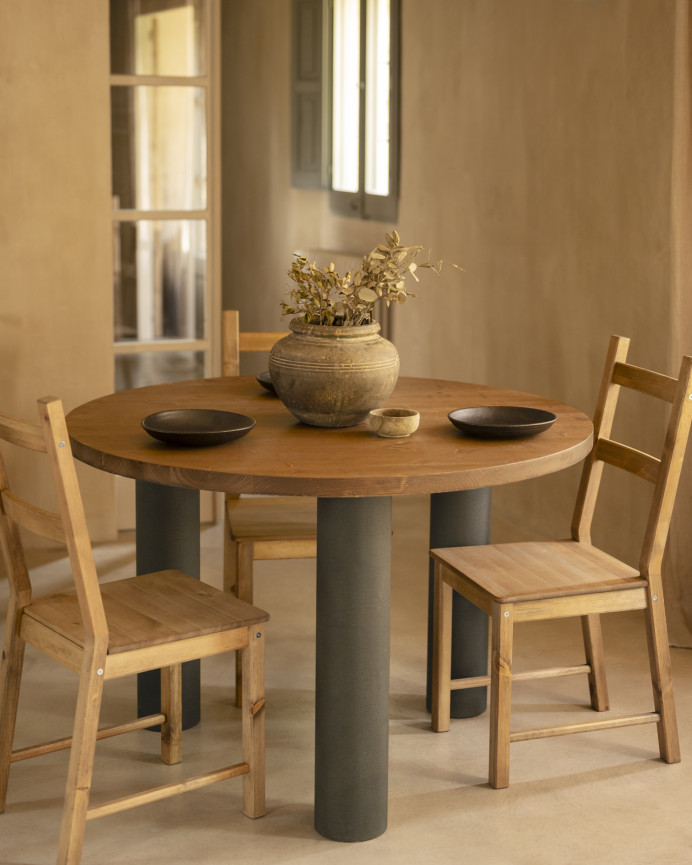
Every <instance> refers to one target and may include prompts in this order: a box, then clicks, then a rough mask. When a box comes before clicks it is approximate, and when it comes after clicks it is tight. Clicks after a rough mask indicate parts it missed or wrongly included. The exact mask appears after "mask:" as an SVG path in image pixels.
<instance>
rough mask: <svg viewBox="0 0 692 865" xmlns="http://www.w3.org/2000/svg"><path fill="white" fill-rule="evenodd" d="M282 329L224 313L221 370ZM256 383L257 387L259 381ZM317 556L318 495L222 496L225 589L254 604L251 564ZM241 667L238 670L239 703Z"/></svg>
mask: <svg viewBox="0 0 692 865" xmlns="http://www.w3.org/2000/svg"><path fill="white" fill-rule="evenodd" d="M284 336H286V333H269V332H256V333H252V332H241V331H240V324H239V316H238V312H237V310H234V309H227V310H224V312H223V317H222V345H223V351H222V356H223V374H224V375H229V376H230V375H238V374H239V372H240V353H241V352H269V351H271V348H272V346H273V345H274V343H276V342H278V340H279V339H281V338H282V337H284ZM258 387H259V385H258ZM316 554H317V499H315V498H309V497H307V496H297V497H288V498H285V497H281V496H258V497H247V496H238V495H233V494H230V493H228V494H226V496H225V503H224V588H225V589H226V591H229V592H232V593H233V594H234V595H236V596H237V597H238V598H241V599H242V600H244V601H247V602H248V603H249V604H251V603H252V601H253V598H254V576H253V563H254V562H255V561H257V560H261V559H311V558H315V556H316ZM241 691H242V665H241V664H240V663H238V664H237V668H236V702H237V704H238V705H240V701H241Z"/></svg>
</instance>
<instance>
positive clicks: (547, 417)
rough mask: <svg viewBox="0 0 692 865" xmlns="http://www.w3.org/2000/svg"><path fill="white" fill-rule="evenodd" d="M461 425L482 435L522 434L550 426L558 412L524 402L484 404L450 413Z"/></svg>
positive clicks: (528, 433)
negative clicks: (530, 405) (517, 403)
mask: <svg viewBox="0 0 692 865" xmlns="http://www.w3.org/2000/svg"><path fill="white" fill-rule="evenodd" d="M448 417H449V419H450V421H451V422H452V423H453V424H454V426H455V427H456V428H457V429H460V430H461V431H462V432H465V433H468V434H469V435H474V436H478V437H480V438H520V437H521V436H532V435H536V433H540V432H544V431H545V430H547V429H549V428H550V427H551V426H552V425H553V424H554V423H555V421H556V420H557V415H554V414H553V413H552V412H551V411H545V410H543V409H540V408H529V407H527V406H521V405H481V406H474V407H472V408H460V409H457V410H456V411H452V412H450V413H449V415H448Z"/></svg>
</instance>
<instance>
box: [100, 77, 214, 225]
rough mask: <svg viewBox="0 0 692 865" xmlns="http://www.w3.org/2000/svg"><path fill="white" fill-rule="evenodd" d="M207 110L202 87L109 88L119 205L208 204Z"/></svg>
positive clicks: (196, 206) (181, 207)
mask: <svg viewBox="0 0 692 865" xmlns="http://www.w3.org/2000/svg"><path fill="white" fill-rule="evenodd" d="M205 113H206V107H205V92H204V90H203V89H201V88H199V87H112V88H111V115H112V143H113V146H112V151H113V195H114V207H115V208H116V209H119V208H135V209H137V210H203V209H204V208H205V207H206V203H207V154H206V117H205Z"/></svg>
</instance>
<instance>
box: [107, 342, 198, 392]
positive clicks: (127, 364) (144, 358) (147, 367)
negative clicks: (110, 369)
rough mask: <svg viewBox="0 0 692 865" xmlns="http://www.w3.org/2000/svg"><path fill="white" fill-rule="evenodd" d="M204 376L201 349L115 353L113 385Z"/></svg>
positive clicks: (119, 387) (121, 387) (123, 386)
mask: <svg viewBox="0 0 692 865" xmlns="http://www.w3.org/2000/svg"><path fill="white" fill-rule="evenodd" d="M196 378H204V352H201V351H171V352H168V351H166V352H144V353H142V354H118V355H116V356H115V389H116V390H117V391H121V390H130V388H133V387H145V386H146V385H149V384H162V383H164V382H169V381H183V380H185V379H196Z"/></svg>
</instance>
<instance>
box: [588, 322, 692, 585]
mask: <svg viewBox="0 0 692 865" xmlns="http://www.w3.org/2000/svg"><path fill="white" fill-rule="evenodd" d="M629 343H630V341H629V339H626V338H624V337H619V336H613V337H611V339H610V345H609V348H608V356H607V358H606V365H605V370H604V372H603V379H602V381H601V388H600V391H599V395H598V402H597V406H596V411H595V414H594V446H593V450H592V451H591V454H590V455H589V456H588V457H587V459H586V462H585V464H584V469H583V472H582V478H581V483H580V486H579V492H578V494H577V503H576V507H575V510H574V516H573V519H572V537H573V538H574V539H575V540H581V541H585V542H589V541H590V539H591V524H592V520H593V515H594V510H595V507H596V499H597V497H598V491H599V487H600V482H601V477H602V474H603V466H604V465H605V464H606V463H608V464H609V465H612V466H615V467H616V468H619V469H624V470H625V471H628V472H631V473H632V474H634V475H637V476H638V477H640V478H643V479H644V480H647V481H649V482H650V483H652V484H653V485H654V493H653V497H652V502H651V508H650V510H649V516H648V519H647V524H646V531H645V534H644V544H643V546H642V551H641V556H640V562H639V567H640V572H641V573H642V575H644V576H647V575H650V574H653V573H659V572H660V568H661V561H662V559H663V551H664V548H665V544H666V539H667V537H668V531H669V528H670V520H671V516H672V513H673V504H674V502H675V496H676V493H677V488H678V482H679V480H680V473H681V471H682V464H683V460H684V457H685V449H686V446H687V439H688V437H689V432H690V423H691V421H692V358H690V357H683V359H682V362H681V364H680V372H679V374H678V377H677V378H672V377H670V376H667V375H662V374H661V373H657V372H651V371H650V370H648V369H643V368H641V367H637V366H632V365H631V364H629V363H626V359H627V352H628V349H629ZM622 387H626V388H631V389H632V390H635V391H639V392H640V393H643V394H646V395H647V396H650V397H654V398H656V399H660V400H663V401H664V402H667V403H670V404H671V409H670V418H669V421H668V427H667V431H666V436H665V441H664V444H663V449H662V452H661V454H660V456H658V457H657V456H652V455H651V454H648V453H645V452H643V451H640V450H637V449H635V448H632V447H629V446H627V445H625V444H622V443H620V442H616V441H614V440H613V439H612V438H611V435H612V429H613V420H614V417H615V409H616V407H617V403H618V398H619V395H620V388H622Z"/></svg>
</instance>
